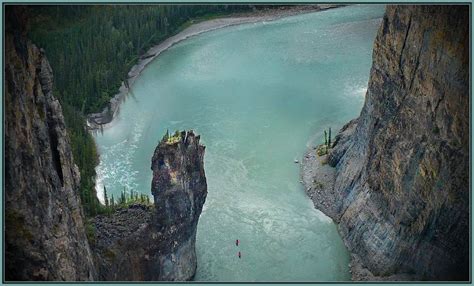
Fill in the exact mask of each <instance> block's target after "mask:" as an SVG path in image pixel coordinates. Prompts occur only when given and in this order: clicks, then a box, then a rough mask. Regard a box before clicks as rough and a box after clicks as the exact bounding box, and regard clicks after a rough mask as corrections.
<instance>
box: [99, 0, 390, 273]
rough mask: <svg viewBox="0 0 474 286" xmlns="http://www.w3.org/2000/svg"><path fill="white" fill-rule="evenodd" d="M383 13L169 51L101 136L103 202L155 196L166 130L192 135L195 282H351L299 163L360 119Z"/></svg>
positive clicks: (339, 16)
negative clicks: (199, 162)
mask: <svg viewBox="0 0 474 286" xmlns="http://www.w3.org/2000/svg"><path fill="white" fill-rule="evenodd" d="M383 12H384V6H382V5H353V6H348V7H344V8H338V9H333V10H328V11H324V12H316V13H310V14H303V15H298V16H292V17H287V18H283V19H280V20H276V21H271V22H262V23H255V24H244V25H239V26H233V27H228V28H224V29H220V30H216V31H213V32H208V33H205V34H202V35H199V36H196V37H193V38H190V39H188V40H185V41H183V42H181V43H179V44H177V45H175V46H173V47H172V48H171V49H169V50H167V51H165V52H164V53H163V54H162V55H161V56H159V57H158V58H157V59H156V60H155V61H154V62H152V63H151V64H150V65H149V66H148V67H147V68H146V69H145V70H144V72H143V74H142V75H141V76H140V77H139V79H138V80H137V81H136V82H135V84H134V86H133V93H132V94H130V95H129V96H128V97H127V99H126V101H125V102H124V104H123V105H122V106H121V110H120V114H119V115H118V117H117V118H116V119H115V120H114V122H113V124H112V126H111V127H109V128H106V129H105V130H104V131H103V133H98V134H96V135H95V139H96V142H97V145H98V147H99V152H100V165H99V166H98V168H97V173H98V178H97V189H98V193H99V196H102V188H103V185H106V187H107V190H108V192H109V196H110V195H111V194H114V197H115V198H118V197H119V194H120V192H121V191H122V190H123V188H124V186H125V187H126V188H127V189H128V190H130V189H133V190H135V191H138V192H141V193H144V194H150V184H151V176H152V173H151V170H150V165H151V157H152V155H153V151H154V149H155V147H156V145H157V143H158V141H159V140H160V139H161V137H162V136H163V134H164V133H165V132H166V129H169V130H170V131H174V130H183V129H194V130H195V131H196V132H197V133H198V134H200V135H201V137H202V142H203V144H204V145H206V154H205V170H206V177H207V182H208V197H207V201H206V204H205V205H204V210H203V213H202V215H201V218H200V221H199V226H198V233H197V242H196V250H197V255H198V269H197V274H196V277H195V280H201V281H341V280H349V279H350V273H349V267H348V263H349V254H348V252H347V250H346V248H345V247H344V244H343V242H342V240H341V238H340V237H339V235H338V232H337V226H336V225H335V224H334V223H333V222H332V221H331V220H330V219H329V218H328V217H326V216H325V215H324V214H322V213H321V212H320V211H318V210H316V209H314V207H313V204H312V202H311V201H310V199H309V198H308V197H307V196H306V194H305V192H304V190H303V188H302V186H301V184H300V183H299V165H298V164H295V163H294V160H296V159H298V160H301V157H302V155H303V153H304V151H305V149H306V148H308V147H310V146H313V145H314V144H316V143H317V142H322V138H323V134H322V130H323V129H324V128H328V127H332V130H333V134H335V133H336V131H337V130H338V129H339V128H340V127H341V126H342V124H344V123H345V122H347V121H348V120H350V119H352V118H355V117H357V116H358V114H359V112H360V110H361V108H362V105H363V102H364V96H365V91H366V87H367V81H368V78H369V71H370V66H371V56H372V45H373V40H374V38H375V35H376V32H377V29H378V27H379V24H380V21H381V17H382V16H383ZM236 239H239V240H240V241H241V244H240V246H239V247H237V246H236V245H235V240H236ZM238 251H241V253H242V258H241V259H239V258H238V257H237V252H238Z"/></svg>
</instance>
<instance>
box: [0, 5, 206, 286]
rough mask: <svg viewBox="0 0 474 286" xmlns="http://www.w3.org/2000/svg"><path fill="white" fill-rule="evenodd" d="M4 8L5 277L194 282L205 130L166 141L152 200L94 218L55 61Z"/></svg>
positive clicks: (20, 18)
mask: <svg viewBox="0 0 474 286" xmlns="http://www.w3.org/2000/svg"><path fill="white" fill-rule="evenodd" d="M6 7H7V8H6V13H5V14H6V21H5V22H6V33H5V107H4V108H5V122H4V128H5V190H4V193H5V212H4V215H5V229H4V234H5V277H4V278H5V280H6V281H31V280H47V281H79V280H115V281H122V280H135V281H158V280H165V281H175V280H190V279H192V278H193V276H194V274H195V272H196V263H197V262H196V252H195V239H196V229H197V223H198V219H199V216H200V214H201V210H202V207H203V204H204V202H205V199H206V195H207V185H206V177H205V174H204V165H203V164H204V163H203V158H204V149H205V148H204V146H202V145H200V144H199V136H196V135H194V133H193V132H192V131H190V132H182V133H179V134H177V136H174V137H171V138H172V140H173V141H170V140H169V139H170V137H166V138H164V139H163V140H162V141H161V142H160V144H159V146H158V147H157V149H156V151H155V155H154V156H153V160H152V170H153V172H154V179H153V184H152V193H153V195H154V198H155V202H154V204H153V205H151V204H147V205H140V204H133V205H130V206H127V207H125V206H122V207H119V208H118V209H117V210H116V211H114V212H113V213H111V214H109V215H99V216H96V217H94V218H90V219H89V220H90V221H87V222H86V218H85V216H84V214H83V211H82V205H81V202H80V196H79V183H80V174H79V170H78V168H77V166H76V165H75V164H74V160H73V156H72V151H71V145H70V141H69V137H68V134H67V130H66V126H65V122H64V117H63V114H62V108H61V105H60V103H59V101H58V100H57V99H56V98H55V97H54V96H53V74H52V70H51V66H50V65H49V63H48V60H47V59H46V56H45V55H44V51H42V50H40V49H38V48H37V47H36V46H35V45H33V44H32V43H31V42H30V41H29V40H27V38H26V30H27V25H28V23H27V13H26V11H25V8H24V7H21V6H6ZM178 139H179V140H178ZM85 226H87V235H86V227H85Z"/></svg>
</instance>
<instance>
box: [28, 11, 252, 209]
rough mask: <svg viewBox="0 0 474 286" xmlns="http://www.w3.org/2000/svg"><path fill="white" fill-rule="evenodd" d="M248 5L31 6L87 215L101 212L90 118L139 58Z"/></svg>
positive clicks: (36, 38) (33, 29)
mask: <svg viewBox="0 0 474 286" xmlns="http://www.w3.org/2000/svg"><path fill="white" fill-rule="evenodd" d="M251 9H254V7H253V6H250V5H31V6H29V7H28V12H29V18H30V29H29V35H28V36H29V37H30V39H31V40H32V41H33V43H35V44H36V45H37V46H39V47H41V48H43V49H44V50H45V53H46V56H47V57H48V60H49V62H50V64H51V67H52V69H53V75H54V90H53V92H54V95H55V96H56V97H57V98H58V99H59V100H60V102H61V104H62V106H63V113H64V118H65V121H66V125H67V128H68V133H69V136H70V138H71V145H72V149H73V155H74V159H75V162H76V164H77V165H78V167H79V170H80V172H81V186H80V195H81V200H82V204H83V208H84V211H85V213H86V214H87V215H89V216H93V215H95V214H97V213H99V212H100V207H101V206H100V203H99V201H98V199H97V197H96V192H95V188H94V186H95V175H96V174H95V167H96V166H97V163H98V154H97V150H96V146H95V142H94V140H93V138H92V136H91V134H90V133H89V132H88V130H87V128H86V121H85V118H86V115H87V114H89V113H93V112H99V111H101V110H102V109H103V108H104V107H105V106H106V104H107V103H108V101H109V100H110V98H112V97H113V96H114V95H115V94H116V93H117V92H118V88H119V87H120V84H121V82H122V81H123V80H124V79H126V78H127V73H128V71H129V70H130V69H131V67H132V66H133V65H135V64H136V62H137V61H138V59H139V57H140V55H142V54H144V53H145V52H146V51H147V50H148V49H149V48H150V47H152V46H153V45H156V44H158V43H160V42H161V41H163V40H164V39H166V38H168V37H169V36H171V35H173V34H176V33H177V32H179V31H180V30H182V29H184V28H185V27H186V26H188V25H189V24H190V23H191V21H192V20H193V19H194V20H196V19H199V18H201V19H205V18H210V17H214V16H217V15H224V14H229V13H234V12H243V11H249V10H251Z"/></svg>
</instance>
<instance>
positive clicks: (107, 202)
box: [104, 185, 109, 209]
mask: <svg viewBox="0 0 474 286" xmlns="http://www.w3.org/2000/svg"><path fill="white" fill-rule="evenodd" d="M104 203H105V207H106V208H107V209H108V208H109V198H108V197H107V188H106V187H105V185H104Z"/></svg>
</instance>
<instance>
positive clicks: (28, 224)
mask: <svg viewBox="0 0 474 286" xmlns="http://www.w3.org/2000/svg"><path fill="white" fill-rule="evenodd" d="M5 15H6V31H5V107H4V108H5V122H4V128H5V129H4V130H5V190H4V192H5V209H4V211H5V279H6V280H7V281H9V280H93V279H94V277H95V268H94V265H93V261H92V254H91V252H90V249H89V245H88V242H87V238H86V234H85V231H84V226H83V219H84V216H83V214H82V207H81V204H80V199H79V193H78V192H79V181H80V175H79V171H78V168H77V166H76V165H75V164H74V160H73V158H72V152H71V146H70V143H69V137H68V134H67V132H66V127H65V124H64V118H63V115H62V109H61V105H60V104H59V101H58V100H57V99H56V98H55V97H54V96H53V94H52V86H53V75H52V71H51V67H50V65H49V63H48V61H47V59H46V57H45V56H44V54H43V52H42V51H41V50H40V49H38V48H37V47H36V46H35V45H33V44H32V43H31V42H29V41H28V40H27V39H26V37H25V26H26V24H27V23H26V16H25V13H24V9H23V8H22V7H18V6H17V7H11V6H6V13H5Z"/></svg>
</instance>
